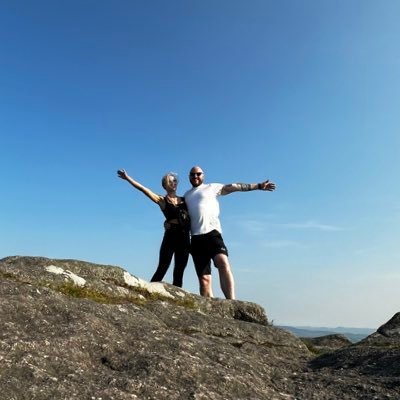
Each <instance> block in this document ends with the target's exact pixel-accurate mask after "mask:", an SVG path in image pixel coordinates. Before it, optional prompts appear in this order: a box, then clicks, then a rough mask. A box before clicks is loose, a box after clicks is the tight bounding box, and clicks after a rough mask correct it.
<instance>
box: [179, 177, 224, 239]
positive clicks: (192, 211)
mask: <svg viewBox="0 0 400 400" xmlns="http://www.w3.org/2000/svg"><path fill="white" fill-rule="evenodd" d="M223 187H224V185H223V184H222V183H207V184H204V183H202V184H201V185H200V186H197V187H194V188H192V189H190V190H188V191H187V192H186V193H185V202H186V204H187V208H188V211H189V215H190V225H191V232H192V235H202V234H204V233H208V232H211V231H212V230H214V229H216V230H217V231H218V232H220V233H222V230H221V223H220V221H219V203H218V200H217V197H218V196H220V195H221V190H222V188H223Z"/></svg>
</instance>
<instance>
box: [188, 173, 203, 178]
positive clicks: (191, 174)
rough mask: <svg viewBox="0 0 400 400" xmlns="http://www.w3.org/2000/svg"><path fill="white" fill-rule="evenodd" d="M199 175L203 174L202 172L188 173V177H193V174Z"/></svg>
mask: <svg viewBox="0 0 400 400" xmlns="http://www.w3.org/2000/svg"><path fill="white" fill-rule="evenodd" d="M201 175H203V173H202V172H191V173H190V177H191V178H194V177H195V176H201Z"/></svg>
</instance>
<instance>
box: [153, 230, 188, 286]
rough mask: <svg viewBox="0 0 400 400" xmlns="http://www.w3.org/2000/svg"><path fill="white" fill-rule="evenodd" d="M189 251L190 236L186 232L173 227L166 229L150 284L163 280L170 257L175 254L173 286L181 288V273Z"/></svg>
mask: <svg viewBox="0 0 400 400" xmlns="http://www.w3.org/2000/svg"><path fill="white" fill-rule="evenodd" d="M189 251H190V236H189V232H188V231H183V230H182V229H181V228H179V227H177V228H175V227H173V228H170V229H167V230H166V231H165V233H164V238H163V241H162V243H161V247H160V258H159V261H158V267H157V270H156V272H155V273H154V275H153V277H152V278H151V282H160V281H162V280H163V278H164V276H165V274H166V273H167V271H168V267H169V265H170V264H171V261H172V256H173V255H174V253H175V266H174V273H173V283H172V284H173V285H175V286H179V287H182V284H183V272H184V271H185V268H186V265H187V262H188V259H189Z"/></svg>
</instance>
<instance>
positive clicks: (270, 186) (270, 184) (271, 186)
mask: <svg viewBox="0 0 400 400" xmlns="http://www.w3.org/2000/svg"><path fill="white" fill-rule="evenodd" d="M259 186H260V190H268V191H269V192H272V191H274V190H275V188H276V186H275V183H273V182H270V181H269V180H267V181H265V182H261V183H260V185H259Z"/></svg>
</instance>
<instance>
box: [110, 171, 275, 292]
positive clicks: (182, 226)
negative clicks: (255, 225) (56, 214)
mask: <svg viewBox="0 0 400 400" xmlns="http://www.w3.org/2000/svg"><path fill="white" fill-rule="evenodd" d="M118 176H119V177H120V178H121V179H124V180H126V181H128V182H129V183H130V184H131V185H132V186H133V187H135V188H136V189H138V190H140V191H141V192H143V193H144V194H145V195H146V196H147V197H148V198H149V199H150V200H152V201H153V202H154V203H156V204H158V205H159V207H160V209H161V211H162V212H163V214H164V216H165V218H166V221H165V223H164V227H165V233H164V238H163V241H162V243H161V248H160V258H159V262H158V267H157V270H156V272H155V273H154V275H153V277H152V278H151V282H159V281H162V280H163V278H164V276H165V274H166V272H167V270H168V267H169V265H170V263H171V260H172V256H173V255H174V254H175V267H174V273H173V284H174V285H176V286H179V287H182V283H183V273H184V270H185V268H186V265H187V262H188V259H189V253H191V254H192V258H193V263H194V266H195V269H196V273H197V277H198V279H199V285H200V294H201V295H202V296H205V297H213V293H212V284H211V260H212V261H213V262H214V265H215V267H216V268H217V269H218V273H219V279H220V285H221V289H222V292H223V293H224V295H225V297H226V298H227V299H234V298H235V284H234V279H233V274H232V270H231V266H230V264H229V259H228V250H227V248H226V246H225V244H224V241H223V239H222V236H221V232H222V230H221V223H220V221H219V203H218V200H217V197H218V196H224V195H227V194H230V193H233V192H248V191H251V190H263V191H269V192H271V191H273V190H275V184H274V183H273V182H270V181H269V180H267V181H264V182H261V183H230V184H226V185H224V184H221V183H209V184H205V183H204V172H203V170H202V169H201V168H200V167H199V166H195V167H193V168H192V169H191V170H190V173H189V180H190V183H191V185H192V189H190V190H188V191H187V192H186V193H185V194H184V197H179V196H177V194H176V190H177V187H178V178H177V175H176V174H175V173H172V172H170V173H168V174H166V175H164V176H163V178H162V181H161V184H162V186H163V188H164V189H165V191H166V192H167V193H166V195H165V196H161V195H158V194H156V193H154V192H153V191H151V190H150V189H148V188H147V187H145V186H143V185H142V184H140V183H139V182H137V181H136V180H134V179H133V178H132V177H130V176H129V175H128V174H127V172H126V171H125V170H123V169H122V170H119V171H118ZM188 215H189V216H190V218H188ZM190 237H191V238H190Z"/></svg>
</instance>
